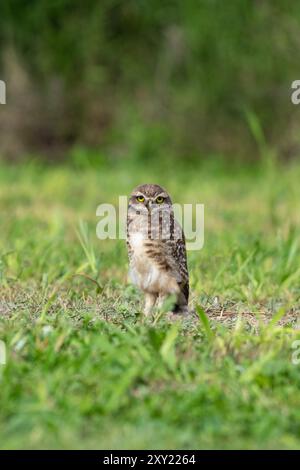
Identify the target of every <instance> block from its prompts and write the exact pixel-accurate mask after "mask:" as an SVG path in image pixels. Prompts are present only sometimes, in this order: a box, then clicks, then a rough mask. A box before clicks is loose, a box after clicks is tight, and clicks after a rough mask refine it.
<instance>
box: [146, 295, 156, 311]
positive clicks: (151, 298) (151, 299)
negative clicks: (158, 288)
mask: <svg viewBox="0 0 300 470" xmlns="http://www.w3.org/2000/svg"><path fill="white" fill-rule="evenodd" d="M156 299H157V295H155V294H150V293H149V292H146V293H145V309H144V313H145V315H146V316H149V315H150V314H151V313H152V310H153V307H154V305H155V302H156Z"/></svg>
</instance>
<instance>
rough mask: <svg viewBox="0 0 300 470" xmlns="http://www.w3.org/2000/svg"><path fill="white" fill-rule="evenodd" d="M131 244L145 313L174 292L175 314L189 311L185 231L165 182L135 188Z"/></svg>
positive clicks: (129, 219) (133, 271)
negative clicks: (174, 209) (160, 184)
mask: <svg viewBox="0 0 300 470" xmlns="http://www.w3.org/2000/svg"><path fill="white" fill-rule="evenodd" d="M127 247H128V255H129V267H130V270H129V274H130V277H131V280H132V282H133V283H134V284H135V285H136V286H138V287H139V288H140V289H141V290H142V291H143V292H144V293H145V309H144V313H145V315H150V314H151V313H152V312H153V310H154V307H156V306H157V307H158V308H161V307H162V305H163V303H164V301H165V300H166V298H168V297H169V296H170V295H172V294H173V295H174V298H175V299H176V300H175V305H174V308H173V311H172V314H186V313H188V298H189V274H188V267H187V259H186V248H185V238H184V233H183V230H182V228H181V227H180V225H179V224H178V222H177V221H176V220H175V218H174V213H173V207H172V201H171V198H170V196H169V194H168V193H167V191H165V190H164V189H163V188H162V187H161V186H159V185H157V184H143V185H140V186H138V187H137V188H135V189H134V190H133V192H132V193H131V196H130V198H129V203H128V212H127Z"/></svg>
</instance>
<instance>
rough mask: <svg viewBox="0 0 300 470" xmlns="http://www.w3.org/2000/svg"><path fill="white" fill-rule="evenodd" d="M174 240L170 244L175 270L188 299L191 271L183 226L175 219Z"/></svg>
mask: <svg viewBox="0 0 300 470" xmlns="http://www.w3.org/2000/svg"><path fill="white" fill-rule="evenodd" d="M173 233H174V240H172V243H171V244H170V245H169V246H170V247H171V250H172V254H171V256H172V258H173V260H174V270H175V272H176V278H177V280H178V283H179V284H180V288H181V291H182V293H183V294H184V297H185V298H186V301H188V298H189V272H188V266H187V256H186V247H185V237H184V233H183V230H182V228H181V226H180V225H179V224H178V222H177V221H176V220H174V232H173Z"/></svg>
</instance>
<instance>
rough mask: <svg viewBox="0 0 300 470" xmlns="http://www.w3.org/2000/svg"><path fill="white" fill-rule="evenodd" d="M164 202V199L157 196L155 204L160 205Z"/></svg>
mask: <svg viewBox="0 0 300 470" xmlns="http://www.w3.org/2000/svg"><path fill="white" fill-rule="evenodd" d="M164 200H165V198H163V197H162V196H158V197H157V198H156V202H157V204H162V203H163V202H164Z"/></svg>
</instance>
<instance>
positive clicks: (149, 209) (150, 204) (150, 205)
mask: <svg viewBox="0 0 300 470" xmlns="http://www.w3.org/2000/svg"><path fill="white" fill-rule="evenodd" d="M146 207H147V209H148V211H149V212H150V211H151V208H152V201H150V200H149V201H147V203H146Z"/></svg>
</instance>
